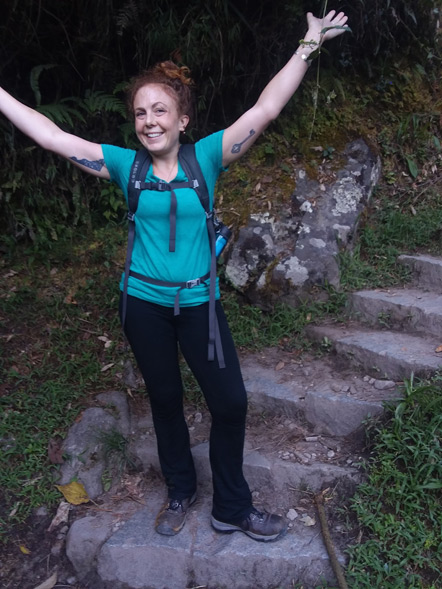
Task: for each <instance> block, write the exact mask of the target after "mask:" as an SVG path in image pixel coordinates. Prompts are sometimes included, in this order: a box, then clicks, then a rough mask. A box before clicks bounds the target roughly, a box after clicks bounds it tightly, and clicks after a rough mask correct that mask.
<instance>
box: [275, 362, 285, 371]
mask: <svg viewBox="0 0 442 589" xmlns="http://www.w3.org/2000/svg"><path fill="white" fill-rule="evenodd" d="M284 366H285V362H283V361H282V360H281V362H278V364H277V365H276V367H275V370H282V368H284Z"/></svg>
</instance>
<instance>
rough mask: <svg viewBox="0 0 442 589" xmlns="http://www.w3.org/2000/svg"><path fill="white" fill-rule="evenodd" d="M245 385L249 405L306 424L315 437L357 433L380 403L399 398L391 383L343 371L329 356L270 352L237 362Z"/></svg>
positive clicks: (376, 411) (378, 408)
mask: <svg viewBox="0 0 442 589" xmlns="http://www.w3.org/2000/svg"><path fill="white" fill-rule="evenodd" d="M241 370H242V373H243V377H244V383H245V387H246V390H247V393H248V396H249V400H250V403H251V404H252V405H253V406H256V407H260V408H262V409H263V410H266V411H268V412H271V413H274V412H276V413H278V414H282V415H288V416H290V417H294V418H297V419H298V420H299V419H300V420H301V421H302V422H304V421H307V422H308V423H309V424H310V425H311V426H312V427H313V429H314V432H315V433H321V434H325V435H331V436H348V435H350V434H354V433H356V432H358V430H360V428H361V425H362V423H363V422H364V421H365V419H366V418H367V417H368V416H369V415H371V416H375V415H379V414H381V413H382V412H383V410H384V403H385V401H389V400H392V399H396V398H398V396H399V393H398V390H397V387H396V383H395V382H392V381H386V380H385V379H374V380H373V379H371V380H370V381H369V382H367V379H364V378H363V376H361V375H359V374H355V373H352V372H351V371H348V370H344V369H343V368H342V367H339V366H336V365H334V364H333V362H332V360H331V359H330V358H327V357H324V358H317V357H314V356H312V355H306V354H304V355H303V356H302V358H295V359H293V357H292V358H291V357H290V354H283V353H281V352H280V351H276V350H273V349H268V350H265V351H264V352H260V353H257V354H248V355H247V356H246V357H244V358H243V359H242V360H241Z"/></svg>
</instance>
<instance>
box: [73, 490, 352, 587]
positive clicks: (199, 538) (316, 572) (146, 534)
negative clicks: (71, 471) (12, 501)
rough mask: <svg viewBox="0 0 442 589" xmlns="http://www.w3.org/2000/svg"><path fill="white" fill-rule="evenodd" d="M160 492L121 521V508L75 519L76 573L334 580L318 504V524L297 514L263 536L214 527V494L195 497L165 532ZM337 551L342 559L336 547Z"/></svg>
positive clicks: (148, 582) (163, 578)
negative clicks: (181, 520)
mask: <svg viewBox="0 0 442 589" xmlns="http://www.w3.org/2000/svg"><path fill="white" fill-rule="evenodd" d="M159 500H160V498H159V497H157V496H155V495H150V496H148V497H146V499H145V501H144V503H145V505H144V506H143V507H142V508H140V509H139V510H138V511H137V512H136V513H135V514H133V515H132V517H130V518H129V519H128V520H127V521H126V522H125V523H124V524H122V523H121V521H120V523H119V527H118V519H119V518H118V514H116V513H115V514H109V513H107V514H103V513H97V514H96V515H95V516H91V515H89V516H88V517H87V518H83V519H78V520H76V521H75V522H74V524H73V525H72V526H71V528H70V530H69V534H68V538H67V554H68V557H69V559H70V560H71V562H72V563H73V565H74V568H75V569H76V571H77V574H78V576H79V578H85V577H86V578H87V579H88V581H91V580H92V581H93V583H94V585H93V586H94V587H102V586H105V587H112V589H123V588H124V589H165V588H167V589H185V588H190V587H211V588H216V589H232V588H233V587H234V588H235V589H270V588H276V587H278V588H280V589H289V587H293V586H294V584H295V583H302V585H303V587H304V588H305V589H310V588H311V589H313V588H314V587H317V586H318V584H319V583H321V582H326V583H330V584H334V583H336V580H335V578H334V575H333V572H332V569H331V566H330V562H329V558H328V555H327V552H326V549H325V547H324V544H323V541H322V535H321V530H320V527H319V523H318V522H317V518H316V516H315V513H314V511H312V512H311V513H310V517H312V521H310V522H309V523H310V524H311V523H313V525H308V526H307V525H306V522H305V521H302V519H303V518H302V517H301V516H300V517H298V518H297V519H295V520H294V521H293V523H292V524H291V528H289V529H288V531H287V533H286V535H285V536H284V537H283V538H281V539H279V540H278V541H277V542H266V543H263V542H256V541H254V540H252V539H250V538H248V537H247V536H245V535H244V534H242V533H241V532H235V533H233V534H219V533H217V532H215V531H214V530H213V529H212V527H211V525H210V511H211V505H210V501H208V500H203V499H198V500H197V502H196V504H195V505H194V506H192V508H191V509H190V511H189V514H188V517H187V521H186V525H185V526H184V528H183V530H182V531H181V532H180V533H179V534H178V535H177V536H173V537H167V536H161V535H159V534H157V533H156V532H155V531H154V522H155V517H156V514H157V512H158V505H161V502H160V503H159ZM120 511H121V509H120ZM115 528H117V530H116V531H115ZM97 538H99V539H100V541H99V542H97ZM338 559H339V560H340V561H341V563H343V562H344V558H343V556H342V554H340V553H339V551H338ZM82 567H83V568H82Z"/></svg>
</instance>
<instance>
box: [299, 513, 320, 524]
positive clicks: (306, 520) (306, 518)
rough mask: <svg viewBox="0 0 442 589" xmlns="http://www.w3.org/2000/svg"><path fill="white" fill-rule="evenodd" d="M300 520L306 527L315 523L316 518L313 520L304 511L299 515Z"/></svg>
mask: <svg viewBox="0 0 442 589" xmlns="http://www.w3.org/2000/svg"><path fill="white" fill-rule="evenodd" d="M301 521H302V523H303V524H304V525H305V526H308V527H310V526H314V525H315V524H316V520H314V519H313V518H312V517H310V516H309V515H307V514H306V513H305V514H304V515H303V516H302V517H301Z"/></svg>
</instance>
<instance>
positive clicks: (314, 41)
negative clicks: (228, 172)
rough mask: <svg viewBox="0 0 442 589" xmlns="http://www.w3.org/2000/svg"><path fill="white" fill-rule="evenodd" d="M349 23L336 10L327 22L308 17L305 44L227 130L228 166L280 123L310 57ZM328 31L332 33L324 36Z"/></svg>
mask: <svg viewBox="0 0 442 589" xmlns="http://www.w3.org/2000/svg"><path fill="white" fill-rule="evenodd" d="M346 22H347V17H346V16H345V14H344V13H343V12H340V13H339V14H336V11H334V10H332V11H331V12H329V13H328V14H327V16H325V17H324V18H315V17H314V16H313V14H312V13H311V12H309V13H308V14H307V24H308V31H307V33H306V35H305V38H304V40H303V43H302V44H301V45H300V46H299V48H298V50H297V51H296V52H295V54H294V55H293V56H292V58H291V59H290V60H289V61H288V63H287V64H286V65H285V66H284V67H283V68H282V70H280V71H279V72H278V73H277V74H276V76H275V77H274V78H273V79H272V80H270V82H269V83H268V84H267V86H266V87H265V88H264V90H263V92H262V93H261V95H260V97H259V98H258V101H257V102H256V104H255V105H254V106H253V107H252V108H251V109H250V110H248V111H247V112H245V113H244V114H243V115H242V116H241V117H240V118H239V119H238V120H237V121H235V123H233V125H231V126H230V127H228V128H227V129H226V130H225V132H224V136H223V164H224V165H225V166H227V165H229V164H230V163H231V162H233V161H235V160H237V159H238V158H240V157H241V156H242V155H243V154H244V153H245V152H246V151H247V149H248V148H249V147H251V145H253V143H254V142H255V141H256V139H257V138H258V137H259V136H260V135H261V133H262V132H263V131H264V130H265V129H266V127H267V126H268V125H269V123H271V121H273V120H274V119H276V117H277V116H278V115H279V113H280V112H281V110H282V109H283V108H284V106H285V105H286V104H287V102H288V101H289V100H290V98H291V97H292V96H293V94H294V93H295V92H296V90H297V89H298V86H299V84H300V83H301V81H302V79H303V77H304V75H305V73H306V71H307V69H308V58H309V56H310V54H311V53H313V52H314V51H315V50H317V49H318V48H319V47H320V46H321V45H322V43H323V42H324V41H327V40H328V39H332V38H333V37H336V36H338V35H340V34H341V33H343V32H344V31H345V27H346ZM329 27H332V28H329ZM336 27H337V28H336ZM324 29H328V30H327V31H325V32H324V33H321V31H324Z"/></svg>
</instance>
